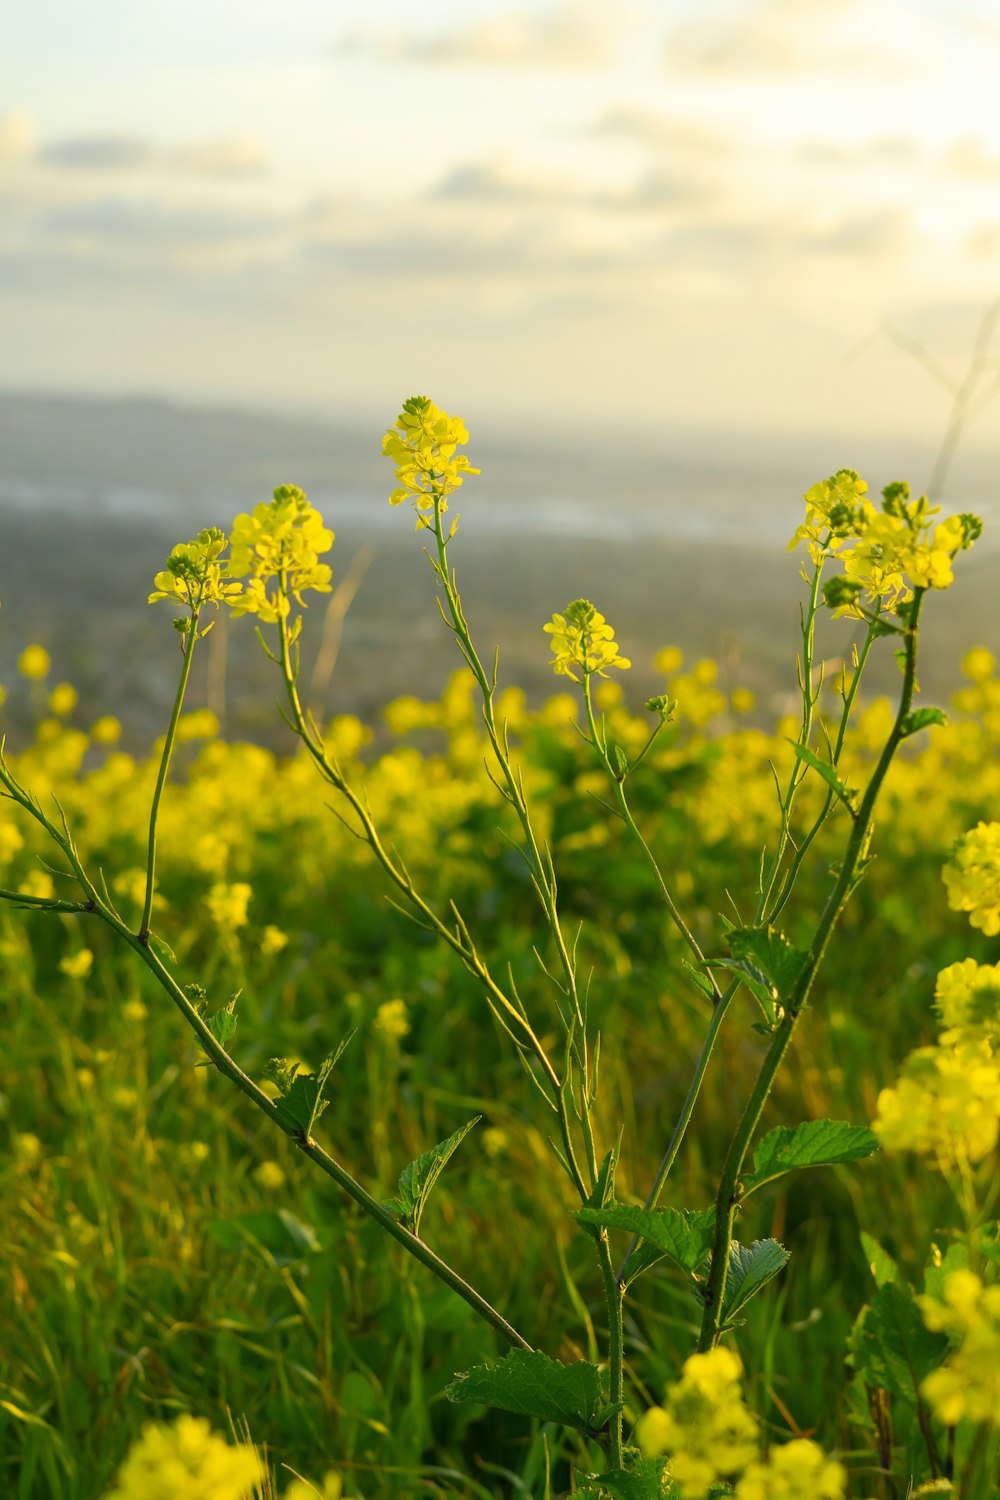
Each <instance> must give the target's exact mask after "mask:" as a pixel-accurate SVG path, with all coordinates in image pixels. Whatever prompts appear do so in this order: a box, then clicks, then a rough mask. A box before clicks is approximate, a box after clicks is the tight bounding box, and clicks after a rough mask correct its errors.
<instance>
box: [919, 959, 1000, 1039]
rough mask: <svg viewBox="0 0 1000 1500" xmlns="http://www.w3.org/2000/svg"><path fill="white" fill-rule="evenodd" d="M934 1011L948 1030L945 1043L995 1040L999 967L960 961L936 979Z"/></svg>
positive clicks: (999, 1027) (998, 1028)
mask: <svg viewBox="0 0 1000 1500" xmlns="http://www.w3.org/2000/svg"><path fill="white" fill-rule="evenodd" d="M934 1008H935V1010H936V1011H937V1013H938V1015H939V1016H940V1017H941V1020H942V1021H943V1022H944V1024H945V1027H946V1028H947V1030H946V1031H945V1032H944V1033H943V1037H942V1040H944V1041H959V1040H975V1039H977V1038H980V1037H984V1036H985V1037H987V1038H989V1039H991V1040H993V1039H995V1038H996V1036H997V1033H998V1031H1000V964H977V963H976V960H975V959H974V958H963V959H962V960H961V961H960V962H959V963H956V964H949V965H948V967H947V968H946V969H942V970H941V972H940V974H939V975H938V977H937V985H936V987H935V990H934Z"/></svg>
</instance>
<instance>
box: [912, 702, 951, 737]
mask: <svg viewBox="0 0 1000 1500" xmlns="http://www.w3.org/2000/svg"><path fill="white" fill-rule="evenodd" d="M947 722H948V715H947V714H946V713H945V711H944V709H943V708H915V709H914V710H913V712H912V713H909V714H907V715H906V718H905V719H904V720H903V722H902V724H901V725H900V728H901V730H902V732H903V734H904V735H910V734H919V733H920V731H921V729H930V727H931V726H932V725H935V724H947Z"/></svg>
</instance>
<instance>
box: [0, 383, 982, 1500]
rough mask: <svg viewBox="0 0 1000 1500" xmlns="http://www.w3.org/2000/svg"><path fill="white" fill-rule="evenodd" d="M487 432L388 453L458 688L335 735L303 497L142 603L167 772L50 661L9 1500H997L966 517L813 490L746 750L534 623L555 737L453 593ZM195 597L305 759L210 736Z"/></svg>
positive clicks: (407, 418) (0, 1405) (25, 1081)
mask: <svg viewBox="0 0 1000 1500" xmlns="http://www.w3.org/2000/svg"><path fill="white" fill-rule="evenodd" d="M467 441H468V434H467V433H466V432H465V429H464V428H463V427H462V424H461V423H460V422H459V421H458V420H457V419H454V418H449V417H447V415H446V414H444V413H442V412H440V411H439V410H438V409H437V408H436V407H434V406H433V404H432V403H430V402H428V401H426V399H425V398H415V399H414V400H412V401H409V402H407V403H406V405H405V407H404V408H403V411H402V412H401V414H400V417H399V420H398V422H397V423H396V425H395V426H394V428H393V429H392V430H391V431H390V433H389V434H388V435H387V438H386V441H385V451H386V453H387V455H388V457H389V458H390V459H391V460H392V462H393V464H394V466H395V468H396V472H397V479H396V482H395V483H396V488H395V490H394V492H393V494H392V500H393V502H394V503H396V504H401V503H402V504H409V503H412V505H413V508H414V511H415V514H416V519H417V530H418V534H417V536H415V538H414V554H415V555H414V567H420V566H426V563H425V562H424V560H423V559H422V558H421V556H420V549H421V545H422V544H426V546H427V552H428V557H429V559H430V561H431V566H432V567H433V568H434V570H435V573H436V576H437V581H438V585H439V597H440V605H441V614H442V623H441V629H442V630H450V632H451V633H452V635H453V636H454V637H455V644H456V647H457V653H458V654H457V656H456V671H455V673H454V675H453V677H452V678H451V680H450V682H449V684H448V686H447V688H446V690H445V691H444V693H443V694H442V695H441V696H440V698H439V699H438V700H437V701H431V702H424V701H420V700H418V699H417V698H414V697H402V698H397V699H395V700H394V701H392V702H389V703H387V704H386V705H385V707H384V709H383V710H382V712H381V714H380V715H379V717H378V719H377V721H376V722H373V723H371V724H365V723H362V722H361V721H360V720H359V719H357V718H355V717H353V716H349V715H340V716H336V717H334V718H333V719H332V720H331V721H329V722H323V723H317V722H315V721H314V719H313V718H312V717H311V715H310V713H309V705H308V703H304V702H303V701H302V700H301V698H300V696H299V692H298V685H297V684H298V657H297V650H298V646H299V637H300V632H308V629H309V625H310V620H309V615H308V610H307V608H306V606H307V605H308V603H309V601H310V599H313V598H314V592H311V591H318V592H319V593H323V592H324V591H328V590H329V588H330V583H331V574H330V569H329V567H328V566H327V564H326V562H325V561H323V559H324V558H325V557H326V555H327V553H329V551H330V548H331V545H332V544H333V541H334V538H333V535H332V531H331V530H330V529H329V528H330V526H331V525H335V518H334V517H328V518H326V520H325V521H324V518H322V517H320V516H319V515H318V514H317V512H316V511H315V510H314V509H313V508H312V507H311V506H310V505H309V504H308V501H307V499H306V497H305V496H304V495H302V494H301V492H300V491H298V490H295V489H294V488H292V487H291V486H286V487H283V488H282V489H280V490H278V491H276V492H275V498H274V501H273V502H272V503H268V504H262V505H258V506H257V507H256V509H254V510H253V512H252V513H250V514H247V515H243V516H240V517H237V518H236V520H235V522H234V525H233V528H232V532H231V535H230V536H228V537H227V536H224V535H223V534H222V533H221V532H215V531H206V532H202V533H201V534H200V536H199V537H198V538H196V539H194V540H192V541H191V542H188V543H185V544H183V545H181V546H179V547H177V548H175V549H174V552H173V553H172V554H171V557H170V559H169V563H167V562H166V560H165V564H166V566H165V569H164V571H163V572H162V573H160V574H158V575H157V577H156V580H155V582H154V583H153V584H152V589H153V592H152V595H151V602H152V603H153V604H154V606H155V608H156V609H158V610H162V605H163V602H166V603H167V604H168V605H169V606H171V607H172V608H173V610H174V612H175V613H177V614H178V615H179V619H178V620H177V621H176V622H175V623H176V624H177V627H178V631H179V640H178V636H176V635H174V636H173V640H172V642H171V636H172V632H171V630H170V624H169V618H168V615H167V613H166V612H165V611H164V612H163V626H164V630H163V635H164V657H165V658H168V657H169V653H170V649H171V644H173V658H171V659H175V660H176V662H177V664H178V667H177V669H178V677H179V683H180V688H179V692H178V696H177V699H176V701H175V707H174V712H173V714H172V716H171V719H170V723H169V726H167V725H164V730H165V734H164V738H163V739H161V740H159V741H157V742H156V743H154V744H152V745H151V746H150V747H149V751H148V754H143V755H131V754H126V753H124V752H123V751H121V750H120V749H119V748H118V743H117V742H118V739H119V736H120V731H121V726H120V724H119V723H118V721H117V720H116V719H113V718H111V717H109V716H107V715H105V716H103V717H98V716H96V715H95V714H94V713H92V712H90V711H89V707H88V705H87V704H86V703H83V702H80V701H78V699H77V694H76V691H75V689H74V687H73V686H72V685H71V684H70V683H67V682H65V681H63V680H62V675H61V672H60V664H59V663H58V661H51V660H50V659H49V656H48V653H47V652H46V651H45V650H43V649H42V648H41V647H40V646H37V645H33V644H32V643H31V642H27V641H26V642H25V643H24V650H23V653H22V654H21V656H20V671H19V675H18V678H17V680H16V681H11V682H9V683H8V684H7V685H6V686H7V691H8V692H9V693H10V701H11V706H12V707H13V706H15V705H16V704H20V705H21V706H22V707H23V705H24V704H26V703H28V704H31V705H33V708H34V711H35V724H34V729H33V731H32V734H31V735H30V736H24V735H19V736H18V737H17V740H16V742H15V739H14V737H13V736H11V737H10V738H9V739H8V743H7V745H6V750H5V758H4V759H2V761H0V778H2V781H3V790H4V792H5V796H4V798H3V800H2V802H0V888H2V889H0V896H2V897H3V899H2V900H0V964H2V973H3V984H2V987H0V1006H2V1009H3V1038H4V1044H3V1048H2V1051H0V1090H2V1093H0V1111H2V1115H0V1132H2V1135H0V1139H2V1140H3V1147H4V1149H3V1151H2V1152H0V1236H2V1241H3V1255H2V1260H3V1296H2V1302H0V1494H2V1495H3V1496H8V1495H9V1496H11V1497H17V1500H34V1497H36V1496H37V1497H48V1496H51V1497H53V1500H96V1497H99V1496H103V1495H115V1496H118V1497H119V1500H160V1497H161V1496H162V1497H164V1500H166V1497H168V1496H174V1495H177V1496H180V1495H185V1496H190V1497H192V1500H199V1497H202V1500H239V1497H241V1496H251V1495H253V1496H261V1497H264V1500H272V1497H282V1496H283V1497H286V1500H287V1497H292V1500H306V1497H307V1496H310V1495H313V1494H318V1495H321V1496H324V1497H326V1500H336V1497H339V1496H343V1497H354V1500H390V1497H410V1496H414V1497H417V1496H456V1497H459V1496H460V1497H469V1500H472V1497H476V1500H487V1497H506V1496H516V1497H525V1500H528V1497H530V1500H555V1497H557V1496H563V1495H570V1494H580V1495H589V1496H591V1497H599V1496H604V1497H606V1500H607V1497H612V1500H653V1497H655V1496H661V1495H662V1496H669V1497H673V1500H699V1497H703V1496H708V1495H710V1494H711V1495H723V1494H735V1495H737V1496H739V1497H742V1500H757V1497H764V1496H768V1497H776V1500H782V1497H786V1500H795V1497H800V1500H823V1497H830V1500H837V1497H841V1496H850V1497H859V1500H871V1497H879V1500H883V1497H884V1500H904V1497H905V1496H907V1495H908V1494H911V1493H914V1494H915V1493H954V1494H956V1495H963V1496H965V1497H966V1500H973V1497H974V1500H979V1497H987V1496H990V1495H994V1494H996V1493H1000V1491H998V1490H997V1488H996V1483H997V1459H998V1444H1000V1436H998V1428H1000V1291H998V1277H997V1271H998V1266H1000V1241H998V1236H997V1218H996V1215H997V1202H998V1187H1000V1174H998V1170H997V1160H996V1146H997V1134H998V1121H1000V1059H998V1058H997V1056H996V1051H995V1049H996V1039H997V1032H998V1029H1000V937H998V933H1000V823H998V821H997V820H1000V677H998V676H997V672H996V663H995V661H994V659H993V657H992V656H991V654H990V651H989V650H988V649H987V645H988V644H990V642H989V641H988V640H987V642H985V643H984V642H983V641H981V640H980V641H976V640H970V641H969V642H968V643H967V650H966V653H965V655H964V658H963V660H962V661H961V663H959V662H956V664H955V686H954V692H953V694H952V697H951V701H950V703H948V704H942V705H941V706H940V707H941V709H942V710H945V711H944V712H942V711H939V710H938V709H937V708H936V707H935V706H930V705H925V704H923V702H922V700H920V699H919V697H918V692H919V663H918V658H917V643H918V631H925V632H927V633H928V634H930V635H932V634H933V630H934V605H935V602H936V600H935V596H936V594H937V593H938V592H939V591H940V590H941V589H944V588H947V587H950V586H953V587H955V588H961V568H962V561H963V559H962V556H961V554H962V553H963V552H964V551H965V550H967V548H968V547H969V546H971V545H972V543H973V542H974V541H975V539H976V536H977V533H978V524H977V523H976V522H975V518H973V517H968V516H961V517H955V518H950V519H949V518H942V517H940V516H939V515H938V514H937V513H936V512H935V510H934V509H933V507H929V506H928V505H927V502H926V501H924V500H923V499H919V500H917V499H912V498H911V497H910V495H909V492H908V490H906V488H905V486H902V485H899V486H889V487H888V489H887V490H886V492H885V494H884V496H883V497H882V498H881V500H873V499H871V498H870V497H869V496H868V495H867V492H866V486H865V485H864V483H863V482H862V481H861V480H859V479H858V476H857V475H854V474H852V473H850V471H847V470H843V471H841V472H840V473H839V474H838V475H835V476H833V477H832V478H831V479H829V480H826V481H822V482H821V483H819V484H817V485H815V486H813V487H812V488H811V489H809V491H808V493H807V495H806V507H805V512H804V519H803V525H802V527H801V528H800V532H799V534H798V536H797V537H796V539H795V543H796V544H797V545H798V546H799V547H800V548H801V549H802V557H803V559H804V567H803V585H802V597H803V606H802V615H801V620H795V619H794V618H793V619H791V620H790V622H789V642H788V657H789V674H790V681H791V685H792V686H794V684H795V679H796V668H795V658H796V654H797V655H798V661H799V666H798V682H799V689H800V698H801V704H800V707H799V709H797V711H796V713H795V714H794V715H790V716H788V717H787V718H785V719H783V720H781V721H780V722H777V723H774V724H773V725H770V726H767V727H761V721H760V718H759V715H758V714H757V713H756V712H755V705H754V700H753V696H752V694H751V693H750V692H748V691H747V690H746V689H743V688H741V687H739V686H735V687H727V688H726V690H723V688H722V686H721V685H720V682H721V680H720V675H719V672H718V669H717V667H716V664H715V663H714V662H713V661H712V660H710V659H707V658H706V659H700V660H699V659H690V658H689V659H687V660H685V659H684V657H683V656H682V654H681V652H680V651H679V650H677V649H675V648H673V647H671V646H670V645H669V644H666V643H665V644H664V646H663V648H662V649H661V650H660V652H659V653H658V655H657V657H656V660H655V663H654V667H655V670H656V672H657V674H658V676H659V679H660V681H661V691H660V692H659V693H657V694H656V695H654V696H653V697H651V698H649V699H648V700H647V701H646V702H645V703H642V702H637V701H633V700H632V698H631V697H630V694H629V681H630V679H629V675H628V669H629V666H630V662H629V660H628V649H629V648H628V642H627V641H625V640H623V641H621V642H619V641H618V640H617V639H616V637H615V634H614V629H613V625H612V624H611V623H609V622H607V621H606V620H605V619H604V617H603V616H602V615H601V614H600V612H599V609H598V608H597V607H595V605H594V604H592V603H590V602H589V601H587V600H574V601H572V602H570V603H569V604H565V603H563V601H559V600H555V601H553V613H552V616H551V619H550V620H549V622H548V623H547V624H545V625H544V629H545V631H546V632H547V634H544V633H543V630H542V626H543V624H544V622H542V621H539V629H538V649H539V652H540V654H541V655H542V656H543V657H544V656H545V655H546V654H550V655H551V658H552V665H553V668H554V671H555V674H556V675H555V677H554V678H553V693H552V696H550V697H549V698H548V700H547V701H545V702H544V703H543V704H542V705H541V706H539V707H534V708H529V707H528V706H527V705H526V701H525V697H524V694H523V692H521V691H520V690H519V689H518V688H515V687H506V688H505V687H504V686H503V675H504V674H503V655H502V642H501V643H500V648H501V649H500V657H499V667H498V668H497V667H496V666H495V665H494V654H493V650H494V648H493V643H492V642H475V641H474V640H473V637H472V632H471V630H470V627H469V624H468V620H467V619H466V615H465V609H464V605H463V601H462V596H461V594H460V592H459V589H460V584H461V534H462V532H461V528H465V527H470V528H471V527H473V526H474V525H475V500H474V489H473V483H472V482H469V483H468V487H467V488H463V489H462V492H461V494H462V502H463V504H462V512H463V514H462V519H461V528H459V530H458V532H457V536H456V531H455V525H454V524H453V522H454V511H455V492H456V491H457V490H458V489H459V486H460V485H461V484H462V481H463V479H467V480H468V479H469V478H470V476H474V474H475V470H474V469H472V468H471V467H470V465H469V461H468V460H465V459H463V458H462V456H461V455H457V450H458V449H459V448H460V447H463V446H464V445H465V443H466V442H467ZM466 497H468V499H467V500H466ZM449 498H450V499H451V508H450V509H449V504H448V501H449ZM446 513H447V514H446ZM399 519H400V521H401V524H403V525H404V526H405V524H406V521H405V516H400V518H399ZM953 564H954V581H953V566H952V565H953ZM824 568H825V570H826V571H825V573H824V571H823V570H824ZM824 585H825V591H824ZM149 588H150V581H149V580H144V579H137V580H136V589H137V591H138V592H142V593H148V592H149ZM598 603H599V601H598ZM921 606H923V609H922V612H921ZM215 610H226V611H227V612H229V613H230V614H232V615H233V616H235V617H236V618H237V619H239V617H240V616H241V615H244V616H245V615H252V616H253V617H254V619H253V621H250V620H244V621H243V627H245V628H246V629H247V630H248V631H250V630H252V628H253V625H254V624H256V625H258V627H259V628H260V632H261V643H262V645H263V646H264V648H265V650H266V651H267V652H268V653H269V654H270V656H271V660H272V664H273V667H274V670H275V680H276V691H277V692H280V693H281V694H282V695H283V711H284V713H285V715H286V717H287V721H288V724H289V726H290V730H291V732H292V734H294V735H295V736H297V748H295V749H294V751H293V749H292V748H291V747H292V746H293V745H296V740H295V739H292V738H291V735H290V737H289V746H290V748H289V751H288V753H286V754H282V755H278V754H275V753H274V752H272V751H271V750H267V749H264V748H261V747H260V746H258V745H254V744H245V743H227V742H226V741H225V740H224V739H222V738H221V737H220V735H219V733H218V726H217V724H216V723H215V721H214V719H213V717H212V715H211V714H210V713H208V712H206V711H204V710H194V711H188V710H186V709H185V707H184V688H185V685H186V680H187V677H186V674H187V672H188V670H189V667H190V661H191V657H192V654H193V653H194V652H195V650H196V648H197V647H198V643H199V640H200V638H201V636H202V635H203V634H204V633H205V631H206V627H209V626H210V625H211V622H212V618H213V613H214V611H215ZM469 613H470V616H473V617H474V609H473V607H472V602H471V601H469ZM15 625H16V622H12V621H9V620H8V621H7V622H6V626H5V628H6V629H7V630H8V631H9V630H11V629H13V628H15ZM400 628H401V629H405V622H403V623H402V624H401V627H400ZM669 629H670V624H669V620H665V621H664V635H665V637H669ZM178 647H179V649H178ZM893 653H896V654H897V656H898V659H899V666H900V670H899V673H898V678H899V689H898V693H897V696H896V698H895V699H892V700H890V699H888V698H883V697H872V696H870V695H868V694H867V693H866V690H865V685H864V681H863V674H864V670H865V667H866V665H867V664H868V660H869V657H870V656H875V655H878V656H879V657H882V656H888V657H889V658H891V656H892V655H893ZM643 665H644V666H646V667H648V666H649V664H648V663H644V664H643ZM2 712H3V711H2V710H0V715H2Z"/></svg>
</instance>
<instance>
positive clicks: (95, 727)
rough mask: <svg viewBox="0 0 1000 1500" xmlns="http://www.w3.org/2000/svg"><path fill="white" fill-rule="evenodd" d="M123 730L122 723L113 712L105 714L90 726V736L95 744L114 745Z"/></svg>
mask: <svg viewBox="0 0 1000 1500" xmlns="http://www.w3.org/2000/svg"><path fill="white" fill-rule="evenodd" d="M121 732H122V726H121V724H120V723H119V722H118V720H117V719H116V718H113V717H112V715H111V714H104V715H103V716H102V717H101V718H100V719H97V720H95V721H94V723H93V724H91V726H90V738H91V739H92V740H93V742H94V744H95V745H113V744H115V742H116V741H117V740H118V739H119V737H120V735H121Z"/></svg>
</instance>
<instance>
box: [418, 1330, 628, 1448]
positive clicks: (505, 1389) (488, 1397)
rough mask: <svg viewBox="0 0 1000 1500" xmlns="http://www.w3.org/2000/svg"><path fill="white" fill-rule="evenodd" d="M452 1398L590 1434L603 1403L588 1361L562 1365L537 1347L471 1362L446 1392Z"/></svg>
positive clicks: (597, 1378)
mask: <svg viewBox="0 0 1000 1500" xmlns="http://www.w3.org/2000/svg"><path fill="white" fill-rule="evenodd" d="M445 1395H446V1396H448V1398H449V1399H450V1400H451V1401H474V1402H477V1403H481V1404H482V1405H483V1406H495V1407H498V1408H499V1409H500V1410H501V1411H513V1412H520V1413H522V1414H523V1415H524V1416H529V1417H537V1418H538V1419H539V1420H540V1421H542V1422H559V1423H561V1424H562V1425H563V1426H564V1427H575V1428H576V1430H577V1431H578V1432H584V1433H587V1434H588V1435H590V1436H593V1435H594V1433H595V1432H596V1431H597V1430H598V1416H599V1415H602V1414H603V1411H604V1407H605V1400H604V1393H603V1391H602V1390H601V1376H600V1371H599V1370H598V1368H597V1366H596V1365H591V1364H588V1363H587V1361H586V1360H582V1359H581V1360H577V1362H576V1363H575V1364H572V1365H564V1364H560V1363H559V1361H558V1360H555V1359H550V1358H549V1356H548V1355H547V1354H542V1353H541V1352H540V1351H539V1350H528V1349H513V1350H511V1352H510V1354H508V1355H507V1356H506V1358H504V1359H501V1360H497V1361H494V1362H491V1363H489V1364H483V1365H475V1366H473V1368H472V1369H471V1370H467V1371H465V1373H464V1374H461V1375H456V1376H455V1378H454V1380H453V1381H452V1383H451V1385H449V1386H448V1387H447V1388H446V1390H445Z"/></svg>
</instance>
